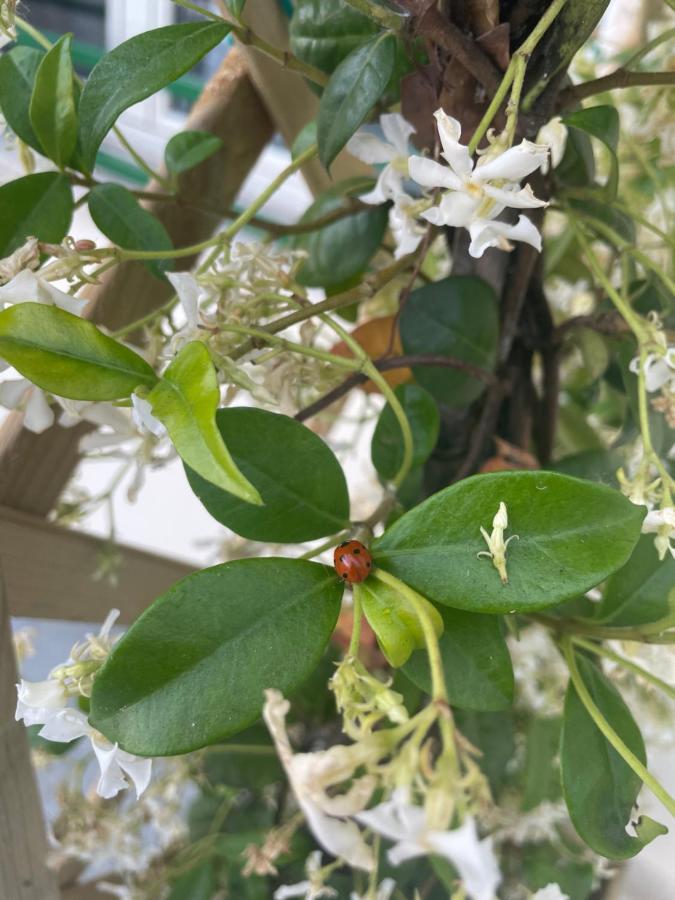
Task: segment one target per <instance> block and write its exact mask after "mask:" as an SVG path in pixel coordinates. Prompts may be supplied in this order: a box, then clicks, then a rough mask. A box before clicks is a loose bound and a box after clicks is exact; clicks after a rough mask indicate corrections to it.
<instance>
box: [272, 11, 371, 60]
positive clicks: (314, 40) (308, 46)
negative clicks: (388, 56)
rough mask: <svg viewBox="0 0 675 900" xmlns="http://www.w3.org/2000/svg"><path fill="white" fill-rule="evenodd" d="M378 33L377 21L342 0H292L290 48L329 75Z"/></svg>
mask: <svg viewBox="0 0 675 900" xmlns="http://www.w3.org/2000/svg"><path fill="white" fill-rule="evenodd" d="M379 30H380V29H379V26H378V24H377V22H374V21H373V20H372V19H369V18H368V16H364V15H363V13H360V12H359V11H358V10H356V9H354V8H353V7H352V6H349V5H348V4H347V3H345V2H344V0H296V2H295V3H294V4H293V15H292V17H291V23H290V27H289V37H290V46H291V50H292V51H293V53H294V54H295V55H296V56H297V57H299V58H300V59H301V60H303V61H304V62H307V63H310V64H311V65H313V66H316V67H317V68H318V69H321V70H322V71H323V72H328V73H329V74H330V73H331V72H333V71H335V69H336V68H337V66H338V65H339V64H340V63H341V62H342V60H343V59H344V58H345V57H346V56H349V54H350V53H352V52H353V51H354V50H356V49H357V48H358V47H361V46H362V45H363V44H364V43H365V42H366V41H368V40H369V39H370V38H372V37H374V36H375V35H376V34H377V33H378V31H379Z"/></svg>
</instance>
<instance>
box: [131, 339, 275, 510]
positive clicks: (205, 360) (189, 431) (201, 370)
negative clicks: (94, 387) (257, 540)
mask: <svg viewBox="0 0 675 900" xmlns="http://www.w3.org/2000/svg"><path fill="white" fill-rule="evenodd" d="M147 399H148V401H149V402H150V404H151V405H152V412H153V415H155V416H156V417H157V418H158V419H159V420H160V422H162V423H163V425H164V426H165V427H166V430H167V431H168V432H169V437H170V438H171V441H172V442H173V445H174V447H175V448H176V452H177V453H178V455H179V456H180V458H181V459H182V460H183V462H184V463H186V465H188V466H190V468H192V469H194V471H195V472H197V473H198V474H199V475H201V476H202V478H204V479H206V481H210V482H212V483H213V484H215V485H217V486H218V487H219V488H222V489H223V490H224V491H228V492H229V493H231V494H234V495H235V496H236V497H239V498H240V499H242V500H244V501H245V502H246V503H257V504H260V503H262V500H261V499H260V494H259V493H258V491H257V490H256V489H255V488H254V487H253V485H252V484H251V483H250V482H249V481H248V480H247V479H246V478H245V477H244V476H243V475H242V474H241V472H240V471H239V469H238V468H237V466H236V464H235V463H234V461H233V459H232V457H231V456H230V452H229V450H228V449H227V447H226V446H225V444H224V443H223V439H222V437H221V435H220V432H219V431H218V427H217V425H216V410H217V409H218V403H219V402H220V389H219V387H218V379H217V377H216V370H215V368H214V366H213V363H212V362H211V356H210V354H209V351H208V349H207V348H206V345H205V344H202V343H201V341H191V342H190V343H189V344H186V345H185V346H184V347H183V348H182V349H181V350H180V351H179V353H178V355H177V356H176V357H175V359H174V360H173V361H172V362H171V364H170V365H169V367H168V368H167V369H166V371H165V372H164V374H163V375H162V378H161V380H160V381H159V382H158V383H157V385H156V386H155V387H154V388H153V390H152V391H151V392H150V393H149V394H148V396H147Z"/></svg>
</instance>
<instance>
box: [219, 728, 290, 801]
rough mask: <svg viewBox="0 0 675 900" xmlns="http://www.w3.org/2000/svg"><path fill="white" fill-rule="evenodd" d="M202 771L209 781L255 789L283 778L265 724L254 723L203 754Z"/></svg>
mask: <svg viewBox="0 0 675 900" xmlns="http://www.w3.org/2000/svg"><path fill="white" fill-rule="evenodd" d="M204 774H205V775H206V777H207V778H208V780H209V782H210V783H211V784H213V785H216V784H218V785H220V784H225V785H227V786H228V787H233V788H239V789H241V790H248V791H251V790H259V789H261V788H264V787H265V786H266V785H268V784H273V783H274V782H275V781H282V780H283V778H284V774H283V768H282V766H281V763H280V762H279V757H278V756H277V754H276V750H275V748H274V744H273V743H272V742H271V740H270V735H269V732H268V730H267V728H266V727H265V726H264V725H263V724H257V725H253V726H251V728H247V729H246V731H243V732H240V733H239V734H238V735H237V736H236V738H234V740H233V742H232V743H229V742H225V743H223V744H218V745H216V746H215V747H213V748H211V749H209V751H208V752H207V753H205V754H204Z"/></svg>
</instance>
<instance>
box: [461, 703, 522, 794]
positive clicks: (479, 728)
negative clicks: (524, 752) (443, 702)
mask: <svg viewBox="0 0 675 900" xmlns="http://www.w3.org/2000/svg"><path fill="white" fill-rule="evenodd" d="M454 716H455V721H456V722H457V727H458V728H459V730H460V731H461V733H462V734H463V735H464V737H465V738H466V739H467V740H468V741H470V742H471V743H472V744H473V745H474V747H477V748H478V749H479V750H480V751H481V753H482V754H483V756H482V757H481V760H480V768H481V771H482V772H483V773H484V774H485V775H486V777H487V779H488V781H489V782H490V789H491V791H492V793H493V796H495V797H497V798H498V796H499V793H500V791H501V790H502V788H503V787H504V786H505V785H506V784H507V783H508V782H509V776H510V773H509V763H510V762H511V760H512V759H513V757H514V755H515V753H516V742H515V728H514V717H513V713H512V711H511V710H509V711H508V712H505V711H501V712H476V711H475V710H469V709H456V710H455V711H454Z"/></svg>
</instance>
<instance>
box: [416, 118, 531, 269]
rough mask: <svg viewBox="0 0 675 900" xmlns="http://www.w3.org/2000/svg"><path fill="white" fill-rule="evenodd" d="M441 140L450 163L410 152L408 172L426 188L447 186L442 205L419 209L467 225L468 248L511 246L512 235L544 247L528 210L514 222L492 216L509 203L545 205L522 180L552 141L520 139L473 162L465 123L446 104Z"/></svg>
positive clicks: (475, 251)
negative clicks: (447, 110) (447, 111)
mask: <svg viewBox="0 0 675 900" xmlns="http://www.w3.org/2000/svg"><path fill="white" fill-rule="evenodd" d="M434 116H435V118H436V122H437V123H438V133H439V136H440V139H441V144H442V146H443V152H442V156H443V158H444V159H445V160H446V162H447V163H448V166H449V168H448V167H446V166H443V165H441V163H437V162H435V161H434V160H431V159H425V158H424V157H421V156H412V157H410V160H409V169H410V176H411V178H413V179H414V180H415V181H416V182H417V183H418V184H420V185H422V187H425V188H443V189H444V191H445V192H444V193H443V195H442V197H441V200H440V203H439V205H438V206H432V207H431V209H428V210H426V211H425V212H423V213H422V214H421V215H422V217H423V218H425V219H427V220H428V221H429V222H432V223H433V224H434V225H451V226H453V227H456V228H468V229H469V231H470V234H471V244H470V246H469V253H470V254H471V255H472V256H474V257H480V256H482V255H483V252H484V251H485V250H486V249H487V248H488V247H499V248H501V249H504V250H507V249H510V248H511V245H510V244H509V238H510V239H512V240H515V241H525V242H526V243H528V244H531V245H532V246H533V247H535V249H537V250H541V235H540V234H539V232H538V230H537V229H536V228H535V226H534V225H533V224H532V223H531V222H530V220H529V219H527V218H526V217H525V216H520V217H519V219H518V222H517V223H516V224H515V225H508V224H506V223H502V222H500V223H496V222H494V221H493V220H494V219H495V218H496V217H497V216H498V215H500V213H501V212H503V210H504V209H506V208H507V207H514V208H516V209H532V208H535V207H538V206H546V203H545V201H543V200H538V199H537V198H536V197H535V196H534V194H533V193H532V189H531V188H530V187H529V185H527V186H526V187H524V188H521V187H520V181H521V180H522V179H523V178H525V176H526V175H530V174H531V173H532V172H534V171H535V170H536V169H538V168H541V166H542V165H543V164H544V163H545V162H546V160H547V159H548V152H549V151H548V147H545V146H543V145H540V144H533V143H532V142H531V141H521V143H520V144H519V145H518V146H517V147H511V148H509V149H508V150H505V151H504V152H502V153H499V154H495V153H490V152H488V153H486V154H484V155H483V156H482V157H481V158H480V159H479V161H478V163H477V165H475V166H474V164H473V161H472V159H471V156H470V154H469V148H468V147H466V146H465V145H464V144H460V143H459V137H460V134H461V125H460V123H459V122H458V121H457V120H456V119H453V118H451V117H450V116H448V115H446V114H445V113H444V112H443V110H442V109H439V110H437V111H436V112H435V113H434Z"/></svg>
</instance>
